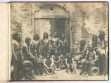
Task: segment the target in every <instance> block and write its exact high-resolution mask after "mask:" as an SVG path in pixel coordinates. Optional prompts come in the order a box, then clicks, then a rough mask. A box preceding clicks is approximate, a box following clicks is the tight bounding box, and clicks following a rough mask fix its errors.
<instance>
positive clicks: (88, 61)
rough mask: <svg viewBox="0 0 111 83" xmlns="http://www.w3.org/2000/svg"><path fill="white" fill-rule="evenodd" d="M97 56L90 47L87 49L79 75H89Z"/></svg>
mask: <svg viewBox="0 0 111 83" xmlns="http://www.w3.org/2000/svg"><path fill="white" fill-rule="evenodd" d="M96 60H97V56H96V53H95V51H94V50H93V49H92V47H88V49H87V54H86V57H85V61H84V62H83V64H82V68H81V72H80V75H86V76H88V75H90V70H91V68H92V67H93V66H94V65H95V62H96Z"/></svg>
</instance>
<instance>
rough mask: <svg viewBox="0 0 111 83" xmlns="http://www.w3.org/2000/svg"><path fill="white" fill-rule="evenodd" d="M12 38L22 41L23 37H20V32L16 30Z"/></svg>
mask: <svg viewBox="0 0 111 83" xmlns="http://www.w3.org/2000/svg"><path fill="white" fill-rule="evenodd" d="M12 38H13V39H14V40H16V41H18V42H21V37H20V34H19V33H18V32H15V33H14V34H13V35H12Z"/></svg>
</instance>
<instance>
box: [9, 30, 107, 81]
mask: <svg viewBox="0 0 111 83" xmlns="http://www.w3.org/2000/svg"><path fill="white" fill-rule="evenodd" d="M105 50H106V41H105V33H104V32H100V34H99V36H96V35H93V36H92V44H91V45H88V44H87V43H86V41H85V40H81V41H80V46H79V47H78V52H76V53H73V52H72V51H70V46H69V42H68V40H67V39H66V38H65V35H64V34H62V36H61V38H59V37H58V35H57V33H56V32H55V33H54V34H53V36H52V37H51V38H49V36H48V33H46V32H45V33H44V35H43V39H42V40H41V39H40V37H39V35H38V34H35V35H34V37H33V39H31V38H29V37H27V38H26V39H25V42H24V44H22V41H21V37H20V34H19V33H18V32H16V33H14V34H13V39H12V60H11V68H12V71H11V79H12V80H21V79H28V80H29V79H36V78H35V75H53V74H55V71H56V70H58V71H61V70H66V72H67V73H74V74H75V73H76V71H77V69H78V70H80V75H86V76H89V75H95V74H97V75H106V74H107V69H106V67H105V66H106V63H107V56H106V53H103V51H105ZM107 53H108V52H107Z"/></svg>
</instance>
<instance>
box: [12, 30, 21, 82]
mask: <svg viewBox="0 0 111 83" xmlns="http://www.w3.org/2000/svg"><path fill="white" fill-rule="evenodd" d="M22 60H23V56H22V53H21V37H20V34H19V33H18V32H16V33H14V34H13V39H12V60H11V66H13V67H14V70H13V73H12V80H20V79H22V69H21V68H22Z"/></svg>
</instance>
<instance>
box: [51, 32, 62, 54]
mask: <svg viewBox="0 0 111 83" xmlns="http://www.w3.org/2000/svg"><path fill="white" fill-rule="evenodd" d="M59 48H60V40H59V38H58V37H57V33H56V32H55V33H54V35H53V38H51V40H50V49H51V55H56V54H55V51H58V52H59V53H60V51H59ZM59 53H58V54H59Z"/></svg>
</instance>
